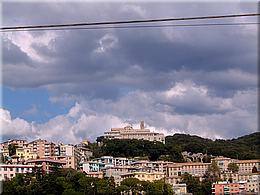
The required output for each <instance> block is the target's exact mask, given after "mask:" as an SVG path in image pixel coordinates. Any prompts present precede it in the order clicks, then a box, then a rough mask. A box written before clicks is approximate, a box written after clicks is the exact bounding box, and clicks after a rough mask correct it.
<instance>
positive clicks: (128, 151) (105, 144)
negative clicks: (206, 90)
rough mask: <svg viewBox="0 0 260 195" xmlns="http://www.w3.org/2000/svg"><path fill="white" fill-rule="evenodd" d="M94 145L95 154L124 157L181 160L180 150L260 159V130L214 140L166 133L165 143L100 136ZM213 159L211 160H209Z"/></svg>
mask: <svg viewBox="0 0 260 195" xmlns="http://www.w3.org/2000/svg"><path fill="white" fill-rule="evenodd" d="M97 141H98V142H99V143H102V144H101V145H100V146H98V144H94V145H92V149H93V150H94V157H100V156H102V155H111V156H116V157H117V156H123V157H137V156H140V157H148V158H149V159H150V160H158V159H159V160H169V161H175V162H182V161H183V158H182V155H181V152H183V151H188V152H192V153H204V154H206V153H207V154H209V155H214V156H226V157H230V158H235V159H236V158H238V159H259V158H260V154H259V149H260V133H253V134H250V135H246V136H243V137H240V138H237V139H231V140H220V139H217V140H215V141H213V140H211V139H206V138H202V137H199V136H192V135H188V134H174V135H173V136H167V137H166V143H165V144H162V143H161V142H150V141H146V140H106V139H104V138H103V137H99V138H98V139H97ZM209 161H210V160H209Z"/></svg>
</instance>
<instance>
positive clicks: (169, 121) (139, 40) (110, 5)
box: [0, 1, 258, 143]
mask: <svg viewBox="0 0 260 195" xmlns="http://www.w3.org/2000/svg"><path fill="white" fill-rule="evenodd" d="M256 12H257V5H256V3H253V2H251V3H239V2H238V1H237V2H236V1H232V2H230V3H209V2H182V3H180V2H174V1H173V2H153V3H151V2H150V3H137V2H125V3H119V2H105V3H104V2H103V3H101V2H99V3H94V2H82V1H81V2H76V3H72V2H60V3H51V2H45V3H44V2H42V3H33V2H20V3H18V2H4V3H2V26H15V25H39V24H62V23H77V22H100V21H118V20H134V19H151V18H152V19H154V18H174V17H193V16H207V15H222V14H223V15H224V14H243V13H256ZM256 21H257V20H256V18H252V17H251V18H235V19H234V18H232V19H231V18H229V19H221V20H220V19H217V20H208V21H196V22H194V21H193V22H192V24H194V23H207V22H209V23H217V22H220V23H228V22H256ZM187 23H191V22H188V21H185V22H181V21H178V22H175V23H174V24H187ZM171 24H172V23H171ZM2 95H3V97H2V107H1V108H0V121H1V134H2V140H6V139H10V138H26V139H29V140H31V139H36V138H43V139H48V140H51V141H63V142H66V143H77V142H79V141H81V140H83V139H88V140H91V141H95V139H96V137H97V136H101V135H102V134H103V133H104V131H108V130H109V129H110V128H112V127H122V126H125V125H127V124H129V123H130V124H132V125H133V126H134V127H136V126H138V124H139V122H140V121H141V120H144V121H145V123H146V127H147V128H150V129H151V130H152V131H157V132H162V133H164V134H165V135H173V134H174V133H187V134H192V135H198V136H202V137H207V138H211V139H230V138H234V137H239V136H243V135H247V134H250V133H253V132H256V131H257V128H258V127H257V27H256V25H250V26H249V25H248V26H215V27H212V26H211V27H167V28H138V29H102V30H63V31H40V32H39V31H38V32H13V33H2Z"/></svg>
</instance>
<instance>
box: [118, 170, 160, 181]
mask: <svg viewBox="0 0 260 195" xmlns="http://www.w3.org/2000/svg"><path fill="white" fill-rule="evenodd" d="M164 177H165V174H164V173H163V172H151V173H149V172H133V173H126V174H122V175H121V179H122V180H124V179H126V178H137V179H139V180H140V181H149V182H153V181H155V180H161V179H163V178H164Z"/></svg>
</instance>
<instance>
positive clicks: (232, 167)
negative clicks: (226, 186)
mask: <svg viewBox="0 0 260 195" xmlns="http://www.w3.org/2000/svg"><path fill="white" fill-rule="evenodd" d="M228 170H229V171H231V172H232V173H237V172H238V170H239V167H238V165H237V164H236V163H229V164H228Z"/></svg>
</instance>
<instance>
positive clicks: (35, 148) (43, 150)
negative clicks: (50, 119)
mask: <svg viewBox="0 0 260 195" xmlns="http://www.w3.org/2000/svg"><path fill="white" fill-rule="evenodd" d="M27 147H28V148H30V150H31V151H32V152H35V153H37V158H46V157H50V156H54V154H55V144H54V143H52V142H48V141H47V140H42V139H37V140H34V141H32V142H30V143H28V145H27Z"/></svg>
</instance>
